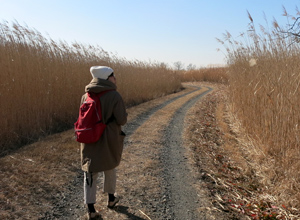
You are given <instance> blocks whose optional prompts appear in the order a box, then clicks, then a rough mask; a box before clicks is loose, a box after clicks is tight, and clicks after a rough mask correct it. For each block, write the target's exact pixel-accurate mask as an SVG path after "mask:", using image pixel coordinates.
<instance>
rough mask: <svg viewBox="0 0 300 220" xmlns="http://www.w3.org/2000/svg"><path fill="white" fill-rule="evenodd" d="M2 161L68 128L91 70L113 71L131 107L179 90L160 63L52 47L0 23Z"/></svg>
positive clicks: (32, 33)
mask: <svg viewBox="0 0 300 220" xmlns="http://www.w3.org/2000/svg"><path fill="white" fill-rule="evenodd" d="M0 33H1V35H0V57H1V60H0V69H1V82H0V102H1V105H0V112H1V113H0V114H1V115H0V116H1V118H2V127H3V128H5V129H2V130H1V132H0V137H1V143H0V150H1V155H3V154H6V153H7V151H8V150H11V149H12V148H14V147H16V146H20V145H22V144H26V143H29V142H32V141H34V140H37V138H38V137H41V136H45V135H48V134H50V133H53V132H58V131H62V130H65V129H67V128H71V127H70V126H72V125H73V123H74V121H76V118H77V117H78V108H79V103H80V99H81V96H82V95H83V93H84V87H85V86H86V85H87V84H88V83H89V82H90V80H91V79H92V77H91V74H90V73H89V69H90V67H91V66H93V65H103V66H110V67H112V68H113V69H114V71H115V75H116V77H117V82H118V91H119V92H120V93H121V94H122V96H123V98H124V101H125V103H126V106H132V105H136V104H139V103H141V102H144V101H147V100H151V99H154V98H157V97H160V96H163V95H166V94H169V93H173V92H176V91H178V90H180V89H181V82H180V79H179V77H178V75H177V73H176V72H174V71H173V70H172V69H171V68H168V66H167V65H166V64H164V63H157V62H142V61H138V60H135V61H128V60H126V59H125V58H120V57H118V56H116V55H114V54H109V53H108V52H106V51H104V50H103V49H102V48H101V47H99V46H92V45H84V44H80V43H77V42H75V43H73V44H72V45H70V44H68V43H66V42H64V41H59V42H57V41H54V40H52V39H51V38H46V37H44V36H43V35H42V34H41V33H39V32H38V31H37V30H35V29H32V28H29V27H27V26H22V25H20V24H18V23H17V22H16V21H15V22H13V23H11V24H10V23H8V22H2V23H0Z"/></svg>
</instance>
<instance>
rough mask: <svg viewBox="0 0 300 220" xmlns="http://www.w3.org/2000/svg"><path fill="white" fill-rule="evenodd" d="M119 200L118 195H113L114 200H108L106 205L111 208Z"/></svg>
mask: <svg viewBox="0 0 300 220" xmlns="http://www.w3.org/2000/svg"><path fill="white" fill-rule="evenodd" d="M119 201H120V198H119V197H118V196H116V197H115V199H114V201H108V204H107V207H108V208H110V209H112V208H114V207H115V205H116V204H117V203H118V202H119Z"/></svg>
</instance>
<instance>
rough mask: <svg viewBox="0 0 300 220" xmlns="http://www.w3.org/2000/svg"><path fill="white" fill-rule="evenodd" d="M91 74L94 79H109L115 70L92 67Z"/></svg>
mask: <svg viewBox="0 0 300 220" xmlns="http://www.w3.org/2000/svg"><path fill="white" fill-rule="evenodd" d="M90 72H91V74H92V76H93V78H99V79H105V80H106V79H107V78H108V76H109V75H110V74H112V73H113V72H114V70H113V69H112V68H110V67H107V66H92V67H91V68H90Z"/></svg>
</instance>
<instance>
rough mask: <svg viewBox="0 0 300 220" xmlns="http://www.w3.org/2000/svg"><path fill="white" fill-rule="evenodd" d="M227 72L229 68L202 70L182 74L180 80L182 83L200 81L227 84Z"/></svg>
mask: <svg viewBox="0 0 300 220" xmlns="http://www.w3.org/2000/svg"><path fill="white" fill-rule="evenodd" d="M227 71H228V68H227V67H211V68H200V69H195V70H188V71H184V72H182V73H181V74H180V78H181V81H182V82H194V81H198V82H199V81H200V82H213V83H223V84H227V83H228V74H227Z"/></svg>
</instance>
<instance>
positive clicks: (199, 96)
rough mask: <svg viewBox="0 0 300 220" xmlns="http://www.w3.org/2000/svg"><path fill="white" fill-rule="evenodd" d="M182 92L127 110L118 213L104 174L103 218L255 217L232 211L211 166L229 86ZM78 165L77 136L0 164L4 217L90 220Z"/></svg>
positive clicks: (194, 86) (48, 141)
mask: <svg viewBox="0 0 300 220" xmlns="http://www.w3.org/2000/svg"><path fill="white" fill-rule="evenodd" d="M184 87H185V89H183V90H182V91H181V92H179V93H174V94H171V95H168V96H165V97H162V98H159V99H155V100H152V101H150V102H147V103H143V104H141V105H138V106H134V107H131V108H129V109H128V113H129V118H128V123H127V124H126V126H124V128H123V130H124V132H125V133H126V134H127V137H126V141H125V147H124V153H123V158H122V161H121V164H120V166H119V167H118V168H117V174H118V180H117V193H118V194H119V195H120V197H121V200H120V202H119V203H118V205H117V206H116V207H115V208H114V209H113V210H111V209H108V208H106V205H107V195H104V194H103V193H102V185H103V182H102V181H103V178H102V176H101V178H99V180H98V185H99V190H98V195H97V198H98V201H97V203H96V205H95V206H96V209H97V210H98V211H99V212H100V213H101V218H100V219H136V220H139V219H141V220H142V219H145V220H147V219H148V220H149V219H158V220H160V219H180V220H182V219H191V220H192V219H224V220H227V219H250V218H249V217H246V216H245V215H241V214H240V212H238V210H235V209H231V208H229V207H230V206H228V204H226V203H225V202H224V197H225V196H226V192H225V190H224V187H223V188H222V189H220V187H219V184H218V180H215V177H214V176H212V175H211V172H210V171H212V170H214V169H216V163H215V162H214V161H216V160H217V161H218V160H222V159H223V157H224V156H222V155H223V154H221V153H220V152H222V145H223V144H224V143H227V142H226V141H224V137H225V132H230V131H226V126H225V125H224V123H226V122H224V121H223V115H222V106H223V103H222V99H221V98H220V97H221V96H220V92H222V91H223V90H224V89H225V88H223V87H222V86H218V85H208V84H206V85H203V84H199V83H189V84H184ZM223 101H224V100H223ZM220 106H221V107H220ZM220 109H221V110H220ZM220 120H221V121H220ZM222 123H223V124H222ZM79 159H80V154H79V144H77V143H76V141H75V140H74V137H73V130H69V131H66V132H62V133H60V134H56V135H52V136H49V137H47V138H45V139H43V140H40V141H39V142H36V143H34V144H31V145H28V146H25V147H23V148H22V149H20V150H18V151H16V152H14V153H12V154H10V155H7V156H5V157H2V158H0V170H1V172H0V178H1V187H0V189H1V191H0V218H1V219H85V217H84V216H85V213H86V209H85V207H84V205H83V199H82V197H83V187H82V185H83V174H82V172H81V170H80V164H79ZM214 173H215V172H214ZM220 196H221V197H222V198H221V199H220V198H219V197H220Z"/></svg>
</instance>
